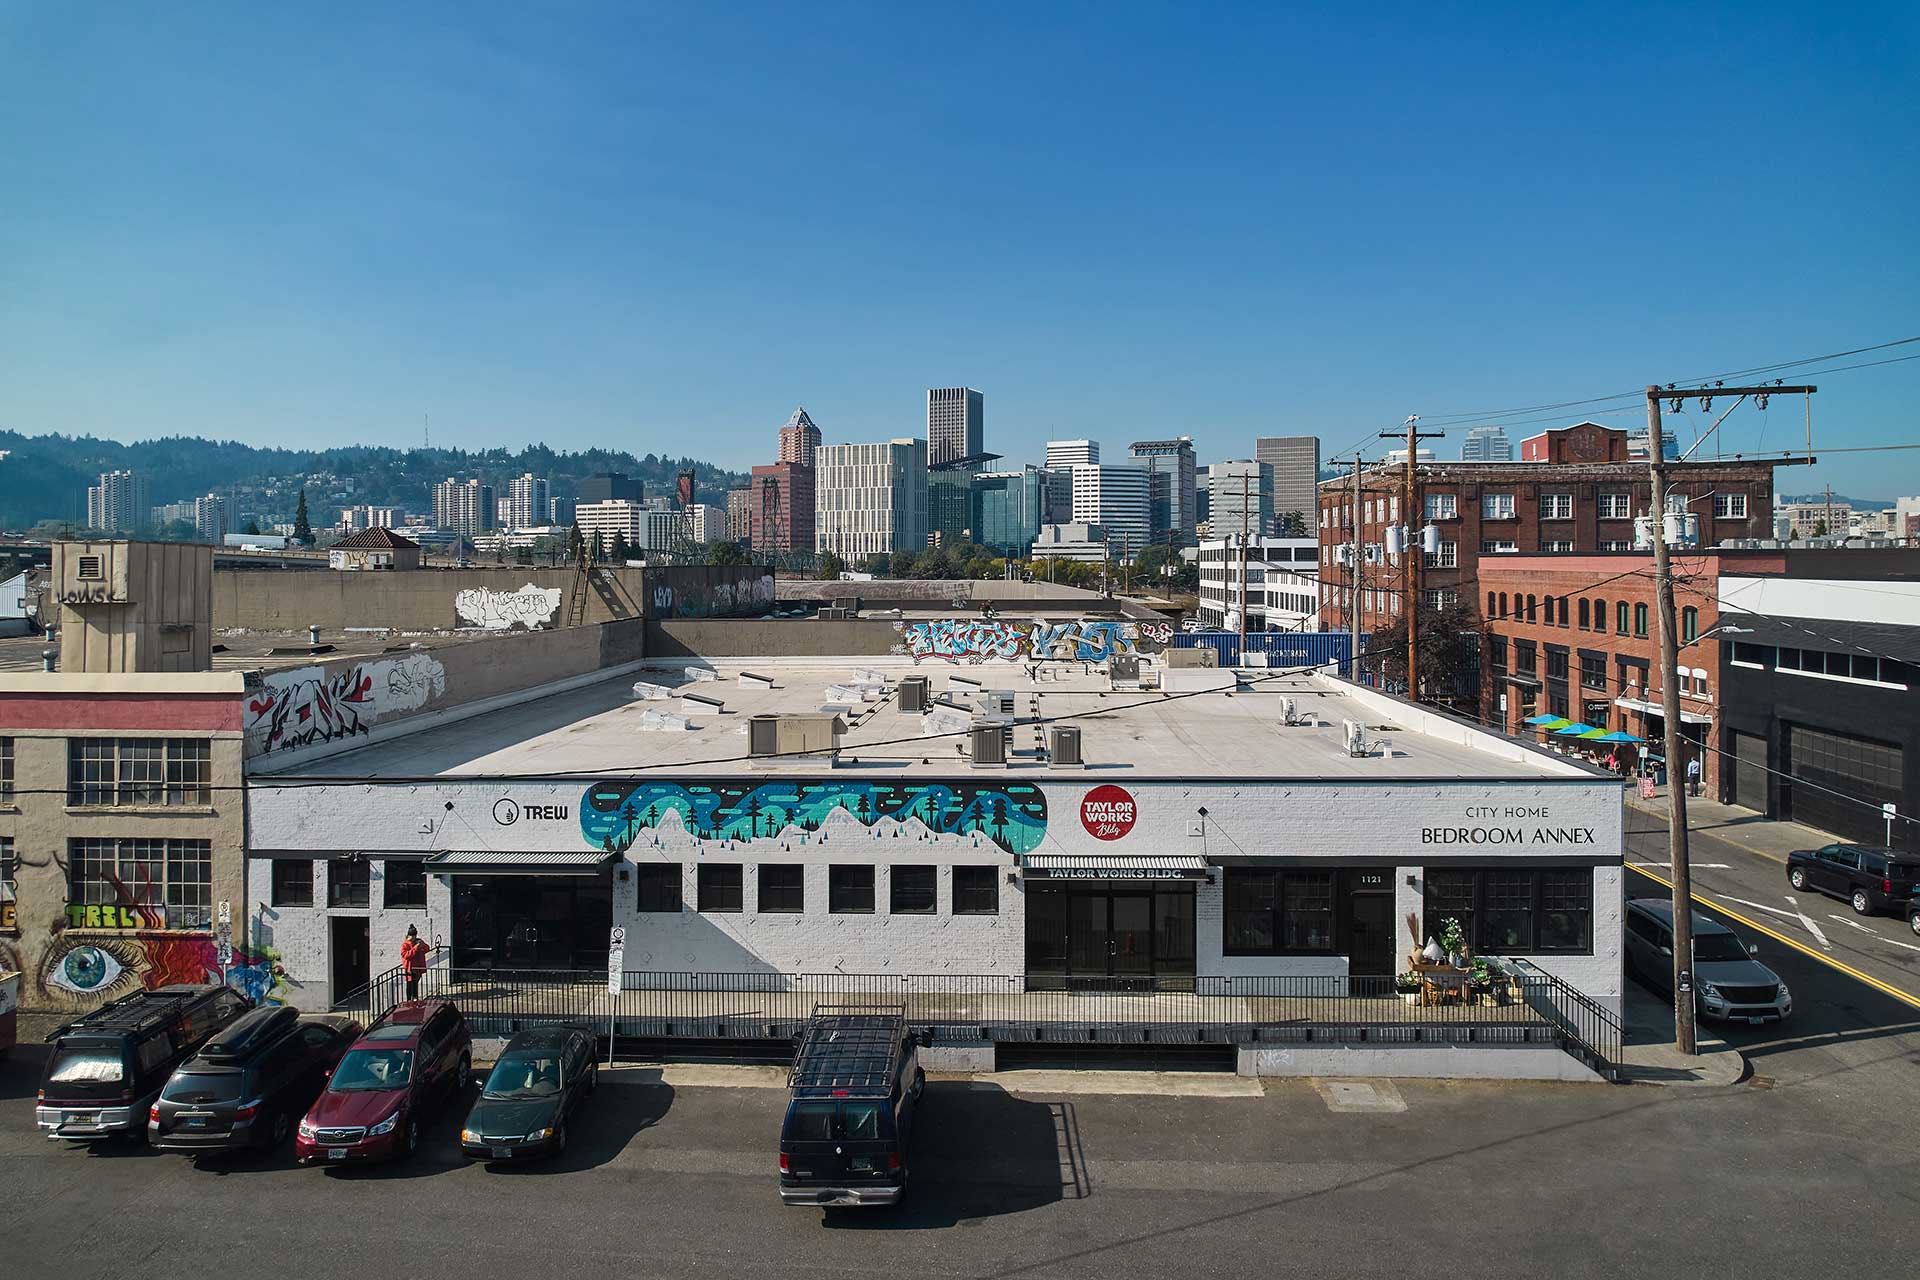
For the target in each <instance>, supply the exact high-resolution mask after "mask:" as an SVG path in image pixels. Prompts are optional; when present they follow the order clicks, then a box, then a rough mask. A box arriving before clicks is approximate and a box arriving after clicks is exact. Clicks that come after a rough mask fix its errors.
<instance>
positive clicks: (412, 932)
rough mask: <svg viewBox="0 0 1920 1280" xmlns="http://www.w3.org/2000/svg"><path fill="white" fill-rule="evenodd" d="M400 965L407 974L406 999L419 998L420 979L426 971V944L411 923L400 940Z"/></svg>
mask: <svg viewBox="0 0 1920 1280" xmlns="http://www.w3.org/2000/svg"><path fill="white" fill-rule="evenodd" d="M400 967H401V968H402V969H403V970H405V971H406V975H407V999H409V1000H418V999H419V998H420V979H421V978H422V977H423V976H424V975H425V974H426V972H427V944H426V943H424V942H422V941H420V931H419V930H418V929H416V928H414V927H413V926H412V925H408V926H407V936H406V937H405V938H403V939H402V940H401V942H400Z"/></svg>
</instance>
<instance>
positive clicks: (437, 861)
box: [426, 849, 620, 876]
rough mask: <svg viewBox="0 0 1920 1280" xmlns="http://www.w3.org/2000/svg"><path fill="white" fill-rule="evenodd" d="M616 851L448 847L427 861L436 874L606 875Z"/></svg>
mask: <svg viewBox="0 0 1920 1280" xmlns="http://www.w3.org/2000/svg"><path fill="white" fill-rule="evenodd" d="M619 858H620V855H619V854H617V853H602V852H601V851H600V850H598V849H581V850H578V851H573V850H569V851H567V852H564V853H554V852H550V851H546V850H538V851H534V850H526V849H479V850H465V849H461V850H448V851H446V852H444V853H436V854H434V855H432V856H431V857H429V858H428V859H427V861H426V867H427V874H428V875H435V876H603V875H606V874H607V873H608V872H609V871H611V870H612V869H613V864H614V863H615V862H617V861H619Z"/></svg>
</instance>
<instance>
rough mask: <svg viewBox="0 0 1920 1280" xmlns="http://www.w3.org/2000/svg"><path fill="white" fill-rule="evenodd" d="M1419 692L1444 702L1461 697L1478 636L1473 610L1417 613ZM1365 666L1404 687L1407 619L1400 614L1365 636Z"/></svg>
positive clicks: (1451, 608)
mask: <svg viewBox="0 0 1920 1280" xmlns="http://www.w3.org/2000/svg"><path fill="white" fill-rule="evenodd" d="M1419 617H1420V629H1419V642H1420V690H1419V697H1420V698H1421V699H1425V700H1429V701H1436V702H1446V701H1450V700H1452V699H1454V698H1456V697H1459V696H1462V695H1463V694H1464V693H1465V691H1466V688H1467V676H1468V675H1469V673H1470V672H1471V669H1472V668H1471V661H1470V659H1469V658H1468V656H1467V653H1468V647H1469V643H1470V641H1467V640H1463V637H1471V638H1472V639H1473V640H1477V639H1478V637H1479V633H1480V627H1479V623H1478V621H1477V620H1476V619H1475V618H1474V616H1473V611H1472V610H1470V609H1468V608H1467V607H1466V606H1465V605H1458V604H1456V605H1450V606H1448V607H1446V608H1443V609H1430V608H1422V609H1421V610H1420V615H1419ZM1366 654H1367V666H1368V667H1369V668H1371V669H1372V670H1374V671H1375V672H1377V673H1379V674H1380V675H1382V676H1383V677H1385V678H1386V679H1387V680H1390V681H1394V682H1396V683H1398V684H1399V685H1400V686H1401V687H1403V688H1404V687H1405V685H1406V680H1407V620H1406V616H1405V615H1404V614H1403V615H1402V616H1400V617H1399V618H1396V619H1395V620H1394V622H1393V624H1392V625H1391V626H1387V627H1381V628H1380V629H1378V630H1376V631H1373V632H1371V633H1369V634H1368V636H1367V647H1366Z"/></svg>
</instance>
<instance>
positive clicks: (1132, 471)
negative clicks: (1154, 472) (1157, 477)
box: [1073, 462, 1154, 557]
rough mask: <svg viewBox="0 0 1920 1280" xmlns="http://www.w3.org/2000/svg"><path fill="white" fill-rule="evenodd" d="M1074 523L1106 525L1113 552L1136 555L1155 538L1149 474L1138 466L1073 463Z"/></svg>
mask: <svg viewBox="0 0 1920 1280" xmlns="http://www.w3.org/2000/svg"><path fill="white" fill-rule="evenodd" d="M1073 523H1074V524H1097V525H1100V526H1102V527H1103V528H1105V529H1106V531H1107V536H1108V537H1110V538H1112V539H1113V554H1114V555H1115V556H1119V555H1122V554H1124V555H1126V556H1128V557H1132V556H1135V555H1138V554H1139V553H1140V549H1141V548H1142V547H1145V546H1147V545H1148V544H1149V543H1151V542H1152V541H1153V540H1154V538H1153V481H1152V478H1151V477H1150V476H1149V475H1148V474H1147V472H1146V471H1145V470H1144V469H1142V468H1140V467H1128V466H1102V465H1100V464H1099V463H1097V462H1096V463H1090V464H1086V465H1083V466H1078V467H1075V468H1074V469H1073Z"/></svg>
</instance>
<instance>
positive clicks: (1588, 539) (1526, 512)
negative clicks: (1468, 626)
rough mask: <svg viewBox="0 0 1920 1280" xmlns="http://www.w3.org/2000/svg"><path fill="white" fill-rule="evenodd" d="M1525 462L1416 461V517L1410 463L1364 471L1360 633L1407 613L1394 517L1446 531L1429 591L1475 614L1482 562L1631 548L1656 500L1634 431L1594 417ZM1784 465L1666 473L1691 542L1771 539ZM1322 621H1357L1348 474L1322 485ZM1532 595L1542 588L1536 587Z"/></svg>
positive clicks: (1430, 571)
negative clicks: (1342, 549)
mask: <svg viewBox="0 0 1920 1280" xmlns="http://www.w3.org/2000/svg"><path fill="white" fill-rule="evenodd" d="M1522 447H1523V452H1524V453H1525V454H1528V455H1531V456H1530V457H1529V458H1528V460H1524V461H1519V462H1424V461H1423V462H1421V463H1419V464H1418V466H1417V468H1416V477H1415V479H1416V484H1417V489H1418V498H1417V504H1418V506H1419V508H1420V510H1419V511H1418V512H1416V513H1415V518H1414V519H1412V520H1408V519H1406V518H1405V513H1403V512H1402V511H1401V509H1400V508H1401V505H1402V503H1403V501H1404V493H1405V488H1404V476H1405V472H1404V469H1403V468H1402V467H1375V468H1373V469H1372V470H1370V471H1365V472H1362V473H1361V494H1360V499H1359V506H1360V512H1359V515H1360V520H1359V523H1360V543H1361V547H1362V553H1361V556H1360V565H1359V569H1360V576H1359V588H1360V593H1359V601H1358V608H1359V609H1360V615H1361V616H1360V625H1361V627H1362V629H1363V630H1367V631H1372V630H1375V629H1376V628H1380V627H1386V626H1391V625H1392V624H1393V622H1394V620H1395V619H1396V618H1398V617H1399V615H1400V607H1401V605H1400V595H1401V590H1402V588H1403V585H1404V581H1405V579H1404V574H1403V570H1402V567H1401V564H1400V562H1399V560H1398V557H1393V558H1391V559H1390V558H1389V557H1388V555H1387V553H1386V531H1387V528H1388V527H1389V526H1391V525H1395V524H1405V525H1408V526H1410V527H1411V529H1412V530H1413V539H1414V545H1415V546H1418V539H1419V535H1420V530H1421V529H1422V528H1424V527H1426V526H1428V525H1432V526H1435V527H1436V528H1437V529H1438V530H1439V538H1440V545H1439V549H1438V550H1437V551H1435V552H1431V553H1426V554H1425V555H1424V559H1423V563H1422V568H1421V572H1420V588H1421V593H1422V598H1423V599H1424V600H1425V601H1426V602H1427V603H1428V604H1429V605H1430V606H1433V605H1444V604H1451V603H1455V602H1458V603H1460V604H1464V605H1466V606H1468V607H1469V608H1473V609H1475V610H1476V611H1478V608H1479V606H1478V604H1477V603H1476V601H1478V600H1479V599H1480V597H1481V596H1483V595H1484V592H1482V591H1480V590H1479V589H1478V587H1479V582H1478V575H1479V572H1480V569H1481V566H1482V564H1483V559H1482V558H1483V557H1487V556H1504V555H1511V554H1529V553H1541V554H1553V555H1580V556H1588V555H1592V554H1594V553H1598V552H1629V551H1632V550H1634V536H1635V530H1634V518H1635V517H1636V516H1640V515H1644V514H1646V510H1647V507H1648V504H1649V503H1650V502H1651V501H1652V479H1651V477H1650V476H1649V475H1648V473H1647V464H1646V461H1645V459H1635V458H1630V457H1629V456H1628V451H1627V433H1626V432H1624V431H1619V430H1615V429H1614V428H1611V427H1603V426H1600V425H1599V424H1598V423H1592V422H1582V423H1579V424H1577V425H1574V426H1571V427H1563V428H1558V429H1555V430H1552V431H1543V432H1541V433H1540V434H1539V435H1538V436H1533V437H1529V438H1528V439H1527V440H1526V441H1524V442H1523V445H1522ZM1782 465H1787V464H1786V463H1783V462H1780V461H1767V460H1742V461H1724V462H1718V461H1717V462H1703V463H1695V464H1688V465H1687V466H1686V467H1685V468H1684V469H1682V470H1678V471H1676V472H1675V473H1673V474H1672V475H1671V477H1670V479H1669V484H1668V490H1669V502H1670V503H1672V504H1676V505H1680V506H1683V507H1684V510H1685V511H1686V512H1687V513H1688V514H1690V515H1692V516H1695V517H1697V520H1698V527H1697V530H1696V536H1695V538H1694V540H1693V545H1695V546H1701V547H1708V546H1714V545H1717V544H1719V543H1722V542H1725V541H1727V540H1729V539H1736V538H1765V537H1768V536H1770V535H1771V532H1772V527H1773V494H1774V483H1773V469H1774V468H1775V467H1777V466H1782ZM1319 499H1320V514H1319V536H1320V562H1321V563H1320V584H1321V585H1320V618H1321V625H1322V626H1324V627H1326V628H1328V629H1329V630H1341V629H1345V628H1346V627H1348V626H1350V625H1351V615H1350V613H1349V612H1348V610H1349V609H1350V608H1351V607H1354V603H1353V601H1352V599H1351V595H1352V592H1351V588H1352V587H1353V585H1354V583H1353V570H1352V568H1350V567H1348V566H1346V565H1342V564H1338V563H1336V562H1335V557H1334V550H1335V548H1336V547H1339V546H1341V545H1342V544H1344V543H1346V542H1348V541H1349V540H1350V539H1351V538H1352V522H1353V506H1354V497H1353V487H1352V481H1351V479H1347V480H1328V481H1325V482H1323V483H1322V484H1321V485H1320V491H1319ZM1536 594H1538V593H1537V592H1536Z"/></svg>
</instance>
